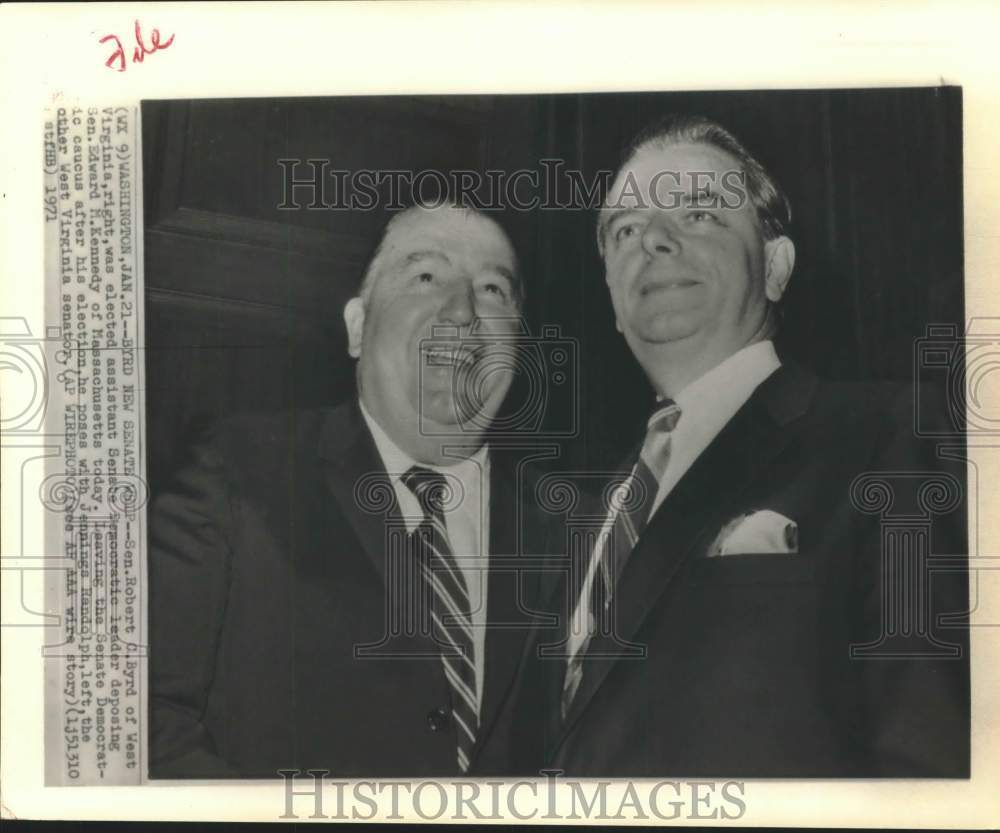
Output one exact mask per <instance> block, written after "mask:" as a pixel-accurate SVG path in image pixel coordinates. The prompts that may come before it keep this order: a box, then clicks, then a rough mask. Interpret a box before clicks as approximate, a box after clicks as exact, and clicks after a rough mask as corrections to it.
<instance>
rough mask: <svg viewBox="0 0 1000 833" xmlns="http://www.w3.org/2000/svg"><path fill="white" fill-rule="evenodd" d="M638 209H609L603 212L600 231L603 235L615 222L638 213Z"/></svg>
mask: <svg viewBox="0 0 1000 833" xmlns="http://www.w3.org/2000/svg"><path fill="white" fill-rule="evenodd" d="M638 211H639V209H638V207H635V206H633V207H631V208H608V209H605V210H604V211H603V212H601V219H600V223H599V226H598V231H599V232H600V233H601V234H602V235H603V234H604V233H605V232H606V231H607V230H608V226H610V225H611V224H612V223H613V222H614V221H615V220H617V219H618V218H619V217H623V216H625V215H626V214H634V213H638Z"/></svg>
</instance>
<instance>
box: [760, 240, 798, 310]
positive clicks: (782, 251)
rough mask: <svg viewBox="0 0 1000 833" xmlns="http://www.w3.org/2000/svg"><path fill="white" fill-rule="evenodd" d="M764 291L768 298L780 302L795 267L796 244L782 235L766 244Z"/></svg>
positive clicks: (772, 301)
mask: <svg viewBox="0 0 1000 833" xmlns="http://www.w3.org/2000/svg"><path fill="white" fill-rule="evenodd" d="M764 263H765V266H764V292H765V294H766V295H767V300H769V301H770V302H771V303H774V304H776V303H778V301H780V300H781V296H782V295H784V294H785V290H786V289H787V288H788V282H789V281H790V280H791V278H792V270H793V269H794V268H795V244H794V243H793V242H792V241H791V240H789V239H788V238H787V237H785V236H784V235H782V236H781V237H776V238H774V240H768V241H767V242H766V243H765V244H764Z"/></svg>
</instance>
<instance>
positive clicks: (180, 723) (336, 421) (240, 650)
mask: <svg viewBox="0 0 1000 833" xmlns="http://www.w3.org/2000/svg"><path fill="white" fill-rule="evenodd" d="M491 460H492V484H491V501H492V505H491V509H490V512H491V554H493V553H496V554H512V553H514V552H516V551H517V550H518V547H519V546H520V545H521V542H519V540H518V537H517V536H518V533H519V532H520V533H521V534H522V539H523V537H524V530H525V528H526V526H525V521H524V518H523V515H522V514H521V510H520V509H519V495H518V489H516V488H515V484H514V481H513V480H512V479H511V478H512V477H513V474H512V472H513V466H511V465H508V461H507V460H506V459H505V456H504V455H503V454H499V453H493V454H492V456H491ZM400 522H401V519H400V516H399V512H398V509H397V507H396V502H395V496H394V493H393V490H392V487H391V485H390V484H389V482H388V480H387V479H386V477H385V471H384V468H383V464H382V462H381V459H380V457H379V456H378V453H377V450H376V448H375V445H374V441H373V439H372V437H371V434H370V432H369V431H368V429H367V426H366V425H365V424H364V421H363V419H362V417H361V413H360V411H359V409H358V407H357V404H356V403H350V404H348V405H344V406H341V407H339V408H337V409H330V410H304V411H295V412H289V413H282V414H276V415H267V416H260V415H257V416H241V417H237V418H234V419H231V420H229V421H227V422H224V423H222V424H220V425H218V426H217V427H216V428H215V429H214V430H213V431H212V432H211V436H209V437H207V438H206V439H205V441H204V442H201V443H199V444H197V445H196V446H195V448H194V451H193V455H192V459H191V461H190V462H189V464H188V465H187V466H186V467H184V468H183V469H182V470H181V472H180V473H179V474H178V475H177V477H176V478H175V480H174V482H173V484H172V486H171V487H170V489H169V490H168V491H166V492H165V493H164V494H162V495H161V496H160V497H159V498H158V499H157V500H156V501H155V503H154V506H153V510H152V513H151V519H150V541H151V548H150V576H149V590H150V633H151V636H150V642H151V647H150V679H151V701H150V702H151V722H152V731H151V765H150V773H151V775H152V776H153V777H199V776H201V777H213V776H214V777H233V776H243V777H271V778H274V777H278V776H277V771H278V770H279V769H282V768H295V769H306V768H318V769H325V770H329V771H330V772H331V774H332V775H334V776H362V775H363V776H445V775H456V774H458V770H457V767H456V763H455V734H454V731H455V730H454V726H453V725H450V724H449V725H446V726H444V728H441V721H440V719H439V718H437V717H435V716H433V715H432V712H434V710H435V709H439V708H442V707H444V708H445V709H447V707H448V705H449V698H450V690H449V687H448V684H447V682H446V680H445V677H444V673H443V670H442V668H441V663H440V660H439V659H438V658H437V657H436V656H435V654H436V651H435V648H434V646H433V644H432V643H431V642H430V640H429V639H428V638H427V637H426V636H422V635H420V634H419V633H418V634H415V635H410V636H405V635H404V636H395V637H393V638H392V639H391V640H390V641H389V642H388V643H386V644H383V645H381V646H379V645H378V643H380V641H382V640H383V637H384V636H385V635H386V633H387V609H389V608H391V607H392V605H393V604H394V603H393V602H387V578H386V577H387V575H391V573H392V570H393V569H396V568H398V567H399V566H400V565H399V564H398V563H396V564H395V566H394V567H391V566H388V564H389V561H388V559H387V553H386V545H385V541H386V534H387V528H389V527H395V528H396V529H397V530H398V529H399V528H400ZM491 557H492V556H491ZM388 583H391V582H388ZM518 610H519V609H518V607H517V598H516V595H515V579H514V573H513V572H509V571H508V572H504V571H496V572H493V571H491V574H490V577H489V585H488V604H487V615H488V618H489V622H490V623H507V624H511V623H516V622H518V621H520V620H519V613H518ZM526 633H527V629H526V628H525V627H516V626H515V627H505V628H504V627H497V628H491V629H490V630H489V631H488V635H487V640H486V642H487V647H486V669H485V683H484V693H483V704H482V725H481V730H480V743H479V744H478V746H477V750H476V752H475V754H474V756H473V757H474V762H473V768H474V770H475V771H482V772H487V771H504V770H505V769H507V768H508V767H509V766H511V764H510V763H509V762H508V759H507V757H506V756H507V755H509V754H513V753H512V752H511V749H512V748H513V747H512V745H511V743H509V738H508V737H507V736H508V735H509V733H510V730H511V727H510V725H506V726H504V725H501V726H497V725H496V718H497V715H498V713H499V712H500V704H501V703H502V701H503V699H504V697H505V696H506V694H507V692H508V689H509V688H510V684H511V681H512V679H513V673H514V671H515V669H516V666H517V660H518V657H519V656H520V655H521V652H522V644H523V641H524V638H525V635H526ZM366 644H367V645H372V644H374V645H375V646H376V647H375V649H374V654H375V655H374V656H368V657H363V658H362V657H359V656H358V655H356V648H357V647H358V646H361V645H366ZM390 653H395V654H397V655H398V656H389V654H390ZM416 654H424V658H414V656H415V655H416ZM428 654H430V657H429V658H428V657H427V655H428ZM435 727H436V728H435ZM490 738H493V740H492V741H491V740H489V739H490Z"/></svg>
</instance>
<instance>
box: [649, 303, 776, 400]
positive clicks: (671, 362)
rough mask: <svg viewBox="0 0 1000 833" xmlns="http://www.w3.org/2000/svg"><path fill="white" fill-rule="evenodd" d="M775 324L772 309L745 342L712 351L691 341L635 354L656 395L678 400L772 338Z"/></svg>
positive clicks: (650, 347)
mask: <svg viewBox="0 0 1000 833" xmlns="http://www.w3.org/2000/svg"><path fill="white" fill-rule="evenodd" d="M775 324H776V322H775V320H774V314H773V312H772V311H771V309H770V308H769V309H768V312H767V315H766V316H765V317H764V320H763V322H762V323H761V325H760V326H759V327H758V328H757V330H756V331H755V332H753V333H752V334H751V335H750V336H749V337H747V338H744V339H737V340H734V341H732V342H729V343H726V344H716V345H712V346H709V347H706V346H705V345H704V344H699V343H693V342H691V341H677V342H668V343H665V344H650V345H646V348H647V349H644V350H641V351H640V350H635V351H634V352H635V353H636V358H637V359H638V361H639V364H640V365H642V369H643V370H644V371H645V372H646V376H647V377H648V378H649V381H650V383H651V384H652V385H653V388H654V389H655V390H656V392H657V394H658V395H660V396H663V397H665V398H668V399H675V398H676V397H677V394H678V393H680V392H681V391H682V390H684V388H686V387H687V386H688V385H690V384H691V383H692V382H694V381H696V380H697V379H700V378H701V377H702V376H704V375H705V374H706V373H708V371H710V370H711V369H712V368H714V367H718V366H719V365H720V364H722V363H723V362H724V361H725V360H726V359H728V358H729V357H730V356H733V355H735V354H736V353H738V352H739V351H740V350H742V349H744V348H745V347H749V346H750V345H751V344H757V343H758V342H761V341H766V340H767V339H770V338H772V337H773V335H774V331H775ZM640 353H641V355H640Z"/></svg>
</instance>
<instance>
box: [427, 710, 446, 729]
mask: <svg viewBox="0 0 1000 833" xmlns="http://www.w3.org/2000/svg"><path fill="white" fill-rule="evenodd" d="M450 722H451V718H450V716H449V712H448V709H446V708H444V707H440V708H437V709H431V710H430V711H429V712H427V725H428V727H429V728H430V730H431V731H432V732H440V731H441V730H442V729H447V728H448V724H449V723H450Z"/></svg>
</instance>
